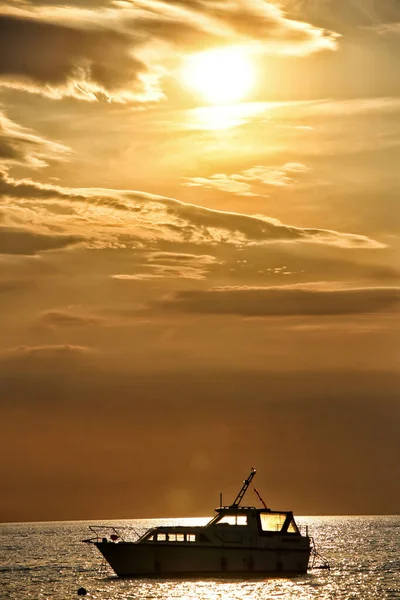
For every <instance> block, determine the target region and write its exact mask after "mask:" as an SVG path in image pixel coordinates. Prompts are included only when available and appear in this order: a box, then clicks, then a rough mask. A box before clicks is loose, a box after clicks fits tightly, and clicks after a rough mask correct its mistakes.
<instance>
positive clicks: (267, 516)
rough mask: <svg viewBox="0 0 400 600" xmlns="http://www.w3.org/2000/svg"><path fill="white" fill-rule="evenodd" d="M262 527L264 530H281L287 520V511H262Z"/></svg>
mask: <svg viewBox="0 0 400 600" xmlns="http://www.w3.org/2000/svg"><path fill="white" fill-rule="evenodd" d="M260 518H261V529H262V530H263V531H281V530H282V527H283V525H284V523H285V521H286V514H285V513H261V514H260Z"/></svg>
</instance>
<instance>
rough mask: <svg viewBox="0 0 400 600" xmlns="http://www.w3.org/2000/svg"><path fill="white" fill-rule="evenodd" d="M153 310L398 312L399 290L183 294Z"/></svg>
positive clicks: (257, 313)
mask: <svg viewBox="0 0 400 600" xmlns="http://www.w3.org/2000/svg"><path fill="white" fill-rule="evenodd" d="M156 306H161V307H163V308H168V309H173V310H177V311H180V312H193V313H202V314H219V315H242V316H295V315H316V316H318V315H347V314H360V313H370V312H382V311H387V310H394V309H396V308H399V307H400V288H390V287H387V288H385V287H383V288H372V287H371V288H358V289H357V288H355V289H321V288H320V287H314V288H313V287H311V286H303V287H302V286H300V285H294V286H281V287H269V288H229V287H227V288H216V289H211V290H184V291H179V292H177V293H176V294H175V295H173V296H171V297H169V298H167V299H165V300H163V301H161V302H159V303H157V304H156Z"/></svg>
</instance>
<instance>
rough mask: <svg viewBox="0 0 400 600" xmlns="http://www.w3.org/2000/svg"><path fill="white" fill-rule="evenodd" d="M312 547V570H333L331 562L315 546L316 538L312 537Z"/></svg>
mask: <svg viewBox="0 0 400 600" xmlns="http://www.w3.org/2000/svg"><path fill="white" fill-rule="evenodd" d="M310 546H311V565H310V569H327V570H328V571H330V570H331V566H330V564H329V561H328V560H327V559H326V558H324V557H323V556H322V555H321V554H320V553H319V552H318V551H317V548H316V546H315V541H314V538H313V537H311V536H310Z"/></svg>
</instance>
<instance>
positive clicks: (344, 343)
mask: <svg viewBox="0 0 400 600" xmlns="http://www.w3.org/2000/svg"><path fill="white" fill-rule="evenodd" d="M399 60H400V3H399V1H398V0H282V1H281V2H275V1H274V0H96V1H94V0H79V1H78V0H69V1H68V2H62V1H61V0H60V1H57V0H37V1H36V0H9V1H6V2H4V1H2V2H1V1H0V308H1V310H0V403H1V413H0V414H1V420H0V429H1V437H0V453H1V460H0V480H1V482H2V486H1V487H2V492H1V494H0V521H22V520H30V521H34V520H62V519H99V518H122V517H125V518H136V517H145V516H146V517H159V516H163V517H164V516H165V517H168V516H196V515H207V514H209V513H211V511H212V509H213V507H214V505H215V504H217V503H218V494H219V492H220V491H223V492H224V496H225V497H226V499H227V500H228V499H230V497H231V496H232V497H233V495H234V494H235V492H237V488H238V486H239V484H240V481H242V480H243V478H244V477H245V476H246V475H247V473H248V471H249V469H250V467H251V466H253V465H254V466H256V467H257V469H258V475H257V479H258V480H257V488H259V489H260V491H261V492H262V494H263V496H264V497H265V500H266V501H267V504H268V505H270V506H271V507H272V508H278V509H281V508H282V509H293V510H294V511H296V513H297V514H378V513H388V514H394V513H397V512H398V510H399V506H400V487H399V486H400V484H399V477H398V475H397V473H398V457H399V453H400V436H399V430H400V403H399V389H400V385H399V364H400V332H399V328H400V326H399V318H398V317H399V304H400V293H399V291H400V286H399V264H400V263H399V248H400V235H399V234H400V222H399V221H400V219H399V216H400V209H399V192H400V171H399V165H400V73H399ZM232 499H233V498H232ZM255 501H256V499H255V498H254V499H251V503H254V502H255Z"/></svg>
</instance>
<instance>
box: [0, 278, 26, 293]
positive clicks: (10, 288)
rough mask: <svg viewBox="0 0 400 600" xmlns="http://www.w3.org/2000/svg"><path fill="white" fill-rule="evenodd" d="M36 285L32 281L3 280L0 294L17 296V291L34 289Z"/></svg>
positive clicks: (0, 285)
mask: <svg viewBox="0 0 400 600" xmlns="http://www.w3.org/2000/svg"><path fill="white" fill-rule="evenodd" d="M33 286H34V283H33V281H32V280H30V279H25V280H24V279H2V280H1V281H0V294H6V293H9V292H11V293H12V294H15V292H17V291H24V290H26V289H29V288H32V287H33Z"/></svg>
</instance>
